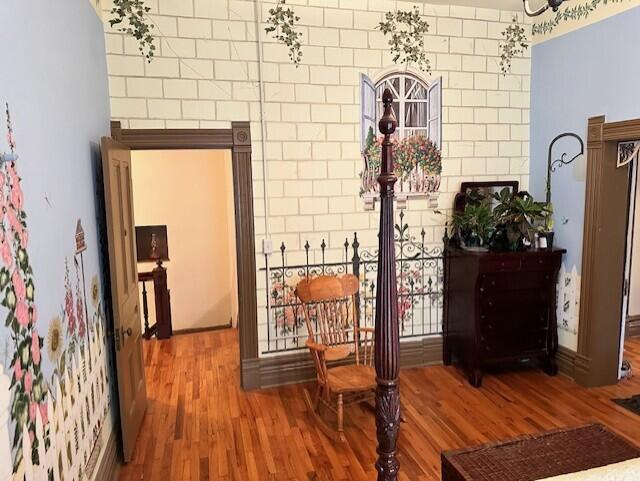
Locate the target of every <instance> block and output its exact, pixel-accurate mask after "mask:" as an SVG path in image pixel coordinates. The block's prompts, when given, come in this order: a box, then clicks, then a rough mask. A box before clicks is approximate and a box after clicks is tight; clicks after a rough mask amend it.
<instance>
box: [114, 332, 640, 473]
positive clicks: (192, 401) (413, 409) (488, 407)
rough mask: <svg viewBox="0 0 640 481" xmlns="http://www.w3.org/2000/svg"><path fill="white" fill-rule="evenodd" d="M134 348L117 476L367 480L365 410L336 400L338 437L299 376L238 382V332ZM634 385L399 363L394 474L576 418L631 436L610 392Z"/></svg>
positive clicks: (636, 430) (632, 423) (370, 455)
mask: <svg viewBox="0 0 640 481" xmlns="http://www.w3.org/2000/svg"><path fill="white" fill-rule="evenodd" d="M144 348H145V365H146V373H147V390H148V394H149V400H150V404H149V410H148V412H147V415H146V418H145V421H144V425H143V427H142V431H141V434H140V437H139V439H138V441H137V446H136V452H135V455H134V460H133V462H132V463H131V464H129V465H128V466H126V467H124V468H123V469H122V470H121V472H120V481H134V480H135V481H137V480H140V479H145V480H153V481H165V480H171V481H209V480H211V481H212V480H225V481H227V480H248V481H265V480H278V481H279V480H283V481H284V480H299V481H303V480H327V481H329V480H330V481H337V480H357V481H365V480H366V481H370V480H372V479H375V472H374V467H373V463H374V459H375V427H374V419H373V416H372V415H371V414H370V412H369V411H366V410H364V409H360V408H357V407H355V408H351V409H349V410H347V415H346V435H347V438H348V441H349V443H348V444H345V445H344V446H342V445H338V444H334V443H332V442H330V441H329V440H328V439H327V438H326V437H325V436H324V435H323V434H321V433H320V431H319V429H316V427H315V426H314V425H313V421H312V419H311V417H310V416H308V415H307V414H306V408H305V404H304V400H303V397H302V388H301V386H300V385H297V386H286V387H281V388H276V389H269V390H264V391H255V392H249V393H247V392H244V391H242V390H241V389H240V387H239V367H238V358H239V356H238V343H237V331H235V330H223V331H212V332H207V333H201V334H191V335H182V336H175V337H173V338H172V339H171V340H169V341H164V342H158V341H149V342H145V344H144ZM627 357H628V358H629V359H631V360H632V362H633V363H634V365H635V366H638V367H640V339H638V338H636V339H634V340H632V341H630V342H629V343H628V345H627ZM639 393H640V378H639V377H635V378H632V379H631V380H627V381H623V382H622V383H621V384H620V385H619V386H615V387H611V388H599V389H591V390H587V389H584V388H582V387H580V386H578V385H576V384H574V383H573V382H572V381H570V380H569V379H567V378H564V377H562V376H558V377H555V378H550V377H547V376H546V375H545V374H543V373H542V372H540V371H538V370H528V369H524V370H520V371H516V372H511V373H508V374H502V373H499V374H495V375H488V376H486V378H485V382H484V384H483V387H482V389H480V390H476V389H473V388H472V387H470V386H469V385H468V383H467V382H466V380H465V378H464V376H463V374H462V373H461V371H459V370H457V369H455V368H445V367H442V366H437V367H428V368H416V369H407V370H405V371H403V372H402V394H403V402H404V406H405V409H406V412H405V417H406V418H407V422H406V423H404V424H403V425H402V427H401V434H400V443H399V449H400V462H401V476H400V479H401V480H403V481H409V480H411V481H437V480H439V479H440V452H441V451H442V450H443V449H451V448H457V447H461V446H466V445H472V444H477V443H482V442H486V441H496V440H500V439H505V438H509V437H513V436H517V435H520V434H523V433H531V432H536V431H541V430H547V429H553V428H556V427H563V426H575V425H579V424H582V423H586V422H593V421H599V422H602V423H604V424H606V425H607V426H609V427H611V428H612V429H614V430H615V431H617V432H619V433H620V434H622V435H624V436H626V437H627V438H629V439H630V440H632V441H635V442H638V440H640V417H639V416H635V415H634V414H631V413H630V412H628V411H625V410H624V409H622V408H620V407H618V406H616V405H615V404H614V403H612V402H611V401H610V399H611V398H613V397H628V396H631V395H633V394H639Z"/></svg>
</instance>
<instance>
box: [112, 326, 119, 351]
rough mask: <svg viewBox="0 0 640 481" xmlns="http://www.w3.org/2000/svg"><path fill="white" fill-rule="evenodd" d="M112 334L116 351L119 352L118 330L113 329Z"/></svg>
mask: <svg viewBox="0 0 640 481" xmlns="http://www.w3.org/2000/svg"><path fill="white" fill-rule="evenodd" d="M113 334H114V336H115V338H116V351H119V350H120V329H114V330H113Z"/></svg>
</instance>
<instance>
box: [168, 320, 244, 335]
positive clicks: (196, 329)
mask: <svg viewBox="0 0 640 481" xmlns="http://www.w3.org/2000/svg"><path fill="white" fill-rule="evenodd" d="M231 327H232V326H231V321H229V323H228V324H222V325H220V326H209V327H194V328H191V329H176V330H174V331H173V335H174V336H179V335H180V334H198V333H200V332H209V331H222V330H224V329H231Z"/></svg>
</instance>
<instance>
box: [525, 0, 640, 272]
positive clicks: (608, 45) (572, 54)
mask: <svg viewBox="0 0 640 481" xmlns="http://www.w3.org/2000/svg"><path fill="white" fill-rule="evenodd" d="M639 26H640V7H635V8H632V9H630V10H627V11H625V12H623V13H620V14H618V15H615V16H613V17H610V18H608V19H605V20H602V21H600V22H598V23H595V24H593V25H589V26H587V27H584V28H581V29H579V30H576V31H574V32H571V33H568V34H566V35H563V36H561V37H558V38H555V39H552V40H549V41H546V42H544V43H541V44H539V45H536V46H534V47H533V51H532V74H531V122H530V125H531V177H530V189H531V192H532V193H533V194H534V195H535V196H536V197H537V198H539V199H544V195H545V194H544V193H545V182H546V165H547V149H548V145H549V143H550V141H551V140H552V139H553V138H554V137H555V136H556V135H557V134H559V133H562V132H566V131H572V132H576V133H577V134H579V135H580V136H581V137H582V138H583V140H584V141H585V148H586V133H587V132H586V131H587V119H588V118H589V117H593V116H597V115H603V114H604V115H606V119H607V122H612V121H617V120H626V119H631V118H638V117H640V62H639V61H638V55H637V54H638V49H639V48H640V28H639ZM576 148H577V144H576V143H575V140H574V141H568V142H566V143H562V142H559V143H557V144H556V147H555V148H554V153H555V156H554V158H556V157H557V156H558V155H560V154H561V153H562V152H565V151H566V152H568V153H569V157H571V156H572V155H573V153H574V152H576V150H575V149H576ZM584 167H585V165H584V158H582V159H580V160H578V161H576V163H574V164H572V165H570V166H565V167H563V168H561V169H558V170H557V171H556V172H555V173H554V174H552V200H553V203H554V208H555V231H556V236H557V237H556V238H557V244H558V246H562V247H565V248H567V249H568V253H567V256H566V258H565V265H566V266H567V269H569V270H570V269H571V268H572V267H573V266H574V265H575V266H576V267H577V269H578V272H580V267H581V259H582V236H583V225H584V197H585V175H584V170H585V169H584ZM565 221H566V223H565Z"/></svg>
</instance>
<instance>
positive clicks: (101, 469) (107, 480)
mask: <svg viewBox="0 0 640 481" xmlns="http://www.w3.org/2000/svg"><path fill="white" fill-rule="evenodd" d="M119 472H120V461H119V460H118V442H117V434H116V430H115V429H114V430H113V431H111V436H109V440H108V441H107V446H106V447H105V448H104V454H103V455H102V461H101V462H100V465H99V466H98V470H97V473H96V477H95V481H116V480H117V479H118V474H119Z"/></svg>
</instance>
